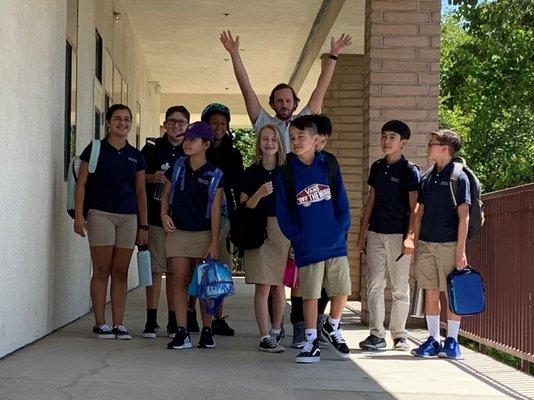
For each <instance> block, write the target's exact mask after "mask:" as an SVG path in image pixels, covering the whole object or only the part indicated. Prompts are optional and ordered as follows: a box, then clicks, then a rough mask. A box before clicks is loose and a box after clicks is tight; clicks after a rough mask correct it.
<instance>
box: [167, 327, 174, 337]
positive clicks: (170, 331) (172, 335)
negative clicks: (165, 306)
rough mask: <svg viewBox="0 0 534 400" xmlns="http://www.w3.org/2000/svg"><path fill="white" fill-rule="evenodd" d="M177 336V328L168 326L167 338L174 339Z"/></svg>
mask: <svg viewBox="0 0 534 400" xmlns="http://www.w3.org/2000/svg"><path fill="white" fill-rule="evenodd" d="M175 336H176V326H172V325H168V324H167V337H168V338H169V339H174V337H175Z"/></svg>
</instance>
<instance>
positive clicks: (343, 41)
mask: <svg viewBox="0 0 534 400" xmlns="http://www.w3.org/2000/svg"><path fill="white" fill-rule="evenodd" d="M351 44H352V38H351V37H350V35H346V34H345V33H342V34H341V36H340V37H339V39H338V40H335V39H334V38H333V37H332V38H331V39H330V54H332V55H334V56H337V55H338V54H339V53H341V51H342V50H343V49H344V48H345V47H347V46H350V45H351Z"/></svg>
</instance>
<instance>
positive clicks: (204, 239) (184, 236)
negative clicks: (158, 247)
mask: <svg viewBox="0 0 534 400" xmlns="http://www.w3.org/2000/svg"><path fill="white" fill-rule="evenodd" d="M210 244H211V231H198V232H197V231H180V230H176V231H174V232H172V233H168V234H167V237H166V238H165V252H166V253H167V257H169V258H171V257H189V258H204V256H205V255H206V251H208V248H209V247H210Z"/></svg>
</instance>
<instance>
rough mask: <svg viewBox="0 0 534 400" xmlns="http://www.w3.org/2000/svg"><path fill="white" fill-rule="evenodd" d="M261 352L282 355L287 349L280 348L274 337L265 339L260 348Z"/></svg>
mask: <svg viewBox="0 0 534 400" xmlns="http://www.w3.org/2000/svg"><path fill="white" fill-rule="evenodd" d="M258 350H259V351H265V352H267V353H282V352H283V351H285V348H284V347H282V346H280V345H279V344H278V342H277V341H276V339H275V338H274V337H273V336H269V337H266V338H263V340H262V341H261V342H260V345H259V346H258Z"/></svg>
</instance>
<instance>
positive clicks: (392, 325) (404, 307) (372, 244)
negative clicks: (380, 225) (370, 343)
mask: <svg viewBox="0 0 534 400" xmlns="http://www.w3.org/2000/svg"><path fill="white" fill-rule="evenodd" d="M402 242H403V235H401V234H383V233H376V232H371V231H369V232H368V233H367V246H366V248H367V304H368V307H369V327H370V331H371V334H372V335H375V336H378V337H380V338H384V337H385V336H386V332H385V329H384V319H385V314H386V310H385V304H384V290H385V289H386V284H387V277H388V276H389V280H390V283H391V291H392V295H393V305H392V308H391V315H390V319H389V331H390V333H391V336H392V338H393V339H396V338H406V337H407V332H406V329H405V327H406V319H407V318H408V313H409V311H410V283H409V278H410V263H411V259H412V257H411V256H403V257H402V258H401V259H400V260H399V261H397V262H395V260H396V259H397V257H398V256H399V255H400V254H401V249H402ZM386 271H387V273H388V275H387V276H386Z"/></svg>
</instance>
